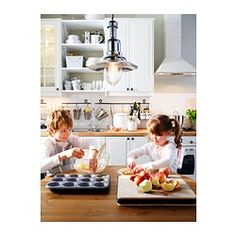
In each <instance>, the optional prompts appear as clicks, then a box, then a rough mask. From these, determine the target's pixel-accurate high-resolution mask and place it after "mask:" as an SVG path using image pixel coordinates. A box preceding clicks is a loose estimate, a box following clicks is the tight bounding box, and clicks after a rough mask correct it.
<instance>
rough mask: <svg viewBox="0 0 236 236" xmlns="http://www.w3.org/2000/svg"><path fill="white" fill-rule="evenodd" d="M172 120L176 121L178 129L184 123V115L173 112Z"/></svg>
mask: <svg viewBox="0 0 236 236" xmlns="http://www.w3.org/2000/svg"><path fill="white" fill-rule="evenodd" d="M173 118H174V119H175V120H177V121H178V123H179V125H180V127H182V125H183V123H184V115H179V113H178V112H177V111H174V112H173Z"/></svg>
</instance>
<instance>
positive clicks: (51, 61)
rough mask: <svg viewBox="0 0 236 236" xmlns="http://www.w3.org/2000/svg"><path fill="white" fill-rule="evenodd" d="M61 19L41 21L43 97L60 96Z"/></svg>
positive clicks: (41, 80) (41, 83) (41, 82)
mask: <svg viewBox="0 0 236 236" xmlns="http://www.w3.org/2000/svg"><path fill="white" fill-rule="evenodd" d="M60 42H61V21H60V19H43V20H41V72H40V76H41V78H40V86H41V95H42V96H58V95H59V94H60V83H59V80H60V69H59V68H60V55H61V51H60V47H59V45H60Z"/></svg>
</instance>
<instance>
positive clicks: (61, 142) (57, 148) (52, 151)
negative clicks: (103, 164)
mask: <svg viewBox="0 0 236 236" xmlns="http://www.w3.org/2000/svg"><path fill="white" fill-rule="evenodd" d="M72 127H73V121H72V118H71V115H70V113H69V112H68V111H66V110H56V111H53V112H52V113H51V114H50V115H49V117H48V133H49V137H47V138H46V139H45V140H44V141H43V143H42V152H43V153H42V160H41V176H42V173H43V174H46V173H48V174H56V173H58V172H63V171H66V170H72V169H73V164H74V162H75V160H74V159H73V158H82V157H83V155H84V150H83V149H90V152H89V153H90V163H89V165H90V169H92V170H93V171H95V170H96V168H97V160H96V155H97V142H96V141H95V140H93V139H88V138H82V137H78V136H75V135H73V134H72V133H71V131H72ZM71 157H73V158H71Z"/></svg>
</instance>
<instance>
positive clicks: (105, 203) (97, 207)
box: [41, 166, 196, 222]
mask: <svg viewBox="0 0 236 236" xmlns="http://www.w3.org/2000/svg"><path fill="white" fill-rule="evenodd" d="M122 167H123V166H108V167H107V169H106V170H105V171H104V172H103V173H102V174H108V175H110V176H111V182H110V190H109V192H108V193H106V194H58V193H52V192H51V191H50V190H49V189H47V188H46V187H45V185H46V184H47V182H48V181H49V180H50V179H51V177H47V178H45V179H43V180H41V221H43V222H52V221H53V222H62V221H63V222H81V221H83V222H88V221H89V222H95V221H97V222H102V221H106V222H108V221H109V222H114V221H120V222H121V221H125V222H129V221H132V222H140V221H146V222H154V221H155V222H157V221H160V222H195V221H196V206H195V205H192V206H119V205H117V202H116V196H117V179H118V175H117V170H119V169H120V168H122ZM70 173H75V171H72V172H70ZM182 178H183V179H184V180H185V182H186V183H187V184H188V185H189V186H190V187H191V189H192V190H193V191H194V192H195V191H196V183H195V182H194V181H193V180H192V179H191V178H188V177H185V176H182Z"/></svg>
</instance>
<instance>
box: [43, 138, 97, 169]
mask: <svg viewBox="0 0 236 236" xmlns="http://www.w3.org/2000/svg"><path fill="white" fill-rule="evenodd" d="M66 146H70V148H73V147H79V148H82V149H98V148H97V142H96V140H94V139H90V138H83V137H78V136H76V135H73V134H71V135H70V137H69V139H68V142H57V141H56V140H55V138H54V137H47V138H46V139H45V140H44V141H43V142H42V147H41V151H42V154H41V157H42V159H41V173H45V172H46V171H48V170H50V169H52V168H53V167H55V166H57V165H59V164H60V162H59V158H58V153H60V152H62V151H64V150H65V147H66Z"/></svg>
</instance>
